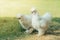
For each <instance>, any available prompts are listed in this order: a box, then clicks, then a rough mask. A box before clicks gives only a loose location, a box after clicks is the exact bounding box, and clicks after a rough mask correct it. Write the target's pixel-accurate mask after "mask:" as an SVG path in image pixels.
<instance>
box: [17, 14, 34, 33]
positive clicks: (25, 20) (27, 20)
mask: <svg viewBox="0 0 60 40" xmlns="http://www.w3.org/2000/svg"><path fill="white" fill-rule="evenodd" d="M17 18H18V19H19V23H20V24H21V26H22V28H24V29H26V31H25V32H26V33H31V32H32V30H33V29H32V26H31V15H23V14H17Z"/></svg>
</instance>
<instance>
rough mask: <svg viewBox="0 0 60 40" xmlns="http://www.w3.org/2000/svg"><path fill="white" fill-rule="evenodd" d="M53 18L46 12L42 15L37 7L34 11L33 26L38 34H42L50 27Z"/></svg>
mask: <svg viewBox="0 0 60 40" xmlns="http://www.w3.org/2000/svg"><path fill="white" fill-rule="evenodd" d="M50 20H51V15H50V14H49V13H46V14H45V15H43V16H42V17H40V16H39V13H38V12H37V10H36V9H34V10H33V11H32V27H33V28H34V29H36V30H37V31H38V36H41V35H43V34H44V33H45V31H46V30H47V29H48V25H49V22H50Z"/></svg>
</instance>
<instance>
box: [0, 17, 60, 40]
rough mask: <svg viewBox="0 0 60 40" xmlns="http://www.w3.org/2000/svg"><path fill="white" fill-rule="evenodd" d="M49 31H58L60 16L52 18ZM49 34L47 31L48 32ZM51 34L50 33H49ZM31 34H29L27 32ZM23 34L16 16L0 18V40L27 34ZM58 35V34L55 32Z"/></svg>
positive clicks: (10, 39) (11, 39)
mask: <svg viewBox="0 0 60 40" xmlns="http://www.w3.org/2000/svg"><path fill="white" fill-rule="evenodd" d="M49 30H51V31H58V30H59V31H60V18H53V19H52V24H51V26H50V28H49ZM48 34H49V33H48ZM50 34H51V33H50ZM29 35H31V34H29ZM29 35H26V34H24V31H23V29H22V28H21V25H20V24H19V22H18V20H17V19H16V18H9V17H5V18H0V40H8V39H9V40H14V39H15V38H18V37H20V38H23V37H26V36H29ZM55 35H60V34H55Z"/></svg>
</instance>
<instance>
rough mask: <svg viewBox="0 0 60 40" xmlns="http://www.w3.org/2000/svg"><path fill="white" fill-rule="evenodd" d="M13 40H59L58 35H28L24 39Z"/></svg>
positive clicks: (59, 36)
mask: <svg viewBox="0 0 60 40" xmlns="http://www.w3.org/2000/svg"><path fill="white" fill-rule="evenodd" d="M15 40H60V35H43V36H41V37H38V36H37V35H30V36H27V37H25V38H16V39H15Z"/></svg>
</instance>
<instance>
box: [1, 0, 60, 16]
mask: <svg viewBox="0 0 60 40" xmlns="http://www.w3.org/2000/svg"><path fill="white" fill-rule="evenodd" d="M32 7H36V9H37V10H38V12H39V13H40V15H42V14H44V13H45V12H51V14H52V15H53V16H54V17H60V15H59V14H60V0H0V16H1V17H15V16H16V14H17V13H22V14H30V12H31V11H30V9H31V8H32Z"/></svg>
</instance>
